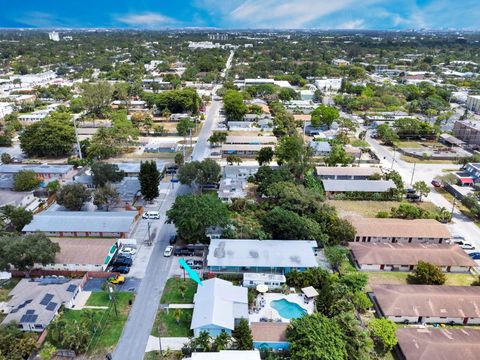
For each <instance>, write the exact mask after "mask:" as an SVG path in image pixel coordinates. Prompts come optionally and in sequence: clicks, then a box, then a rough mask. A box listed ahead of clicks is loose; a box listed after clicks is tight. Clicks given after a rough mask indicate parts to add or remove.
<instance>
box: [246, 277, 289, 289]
mask: <svg viewBox="0 0 480 360" xmlns="http://www.w3.org/2000/svg"><path fill="white" fill-rule="evenodd" d="M286 281H287V280H286V278H285V275H281V274H269V273H244V274H243V286H244V287H248V288H256V287H257V285H266V286H268V289H269V290H273V289H278V288H281V287H282V286H283V285H284V284H285V283H286Z"/></svg>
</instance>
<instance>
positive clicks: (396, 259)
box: [349, 242, 477, 273]
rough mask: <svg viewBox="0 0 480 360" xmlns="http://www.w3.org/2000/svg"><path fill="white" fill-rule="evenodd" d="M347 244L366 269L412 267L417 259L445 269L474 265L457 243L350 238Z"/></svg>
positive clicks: (354, 256) (468, 269)
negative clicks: (419, 242)
mask: <svg viewBox="0 0 480 360" xmlns="http://www.w3.org/2000/svg"><path fill="white" fill-rule="evenodd" d="M349 248H350V251H351V254H352V259H353V261H354V263H355V265H356V266H357V268H358V269H360V270H365V271H412V270H413V269H415V268H416V266H417V264H418V262H419V261H425V262H428V263H430V264H434V265H436V266H439V267H440V268H441V269H442V271H444V272H464V273H468V272H469V271H470V270H471V269H472V268H475V267H476V266H477V264H476V263H475V261H473V260H472V259H471V258H470V256H468V255H467V253H466V252H465V251H464V250H463V249H461V248H460V246H458V245H457V244H408V243H406V244H405V243H395V244H392V243H365V242H363V243H362V242H352V243H350V244H349Z"/></svg>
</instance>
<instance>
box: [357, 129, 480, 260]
mask: <svg viewBox="0 0 480 360" xmlns="http://www.w3.org/2000/svg"><path fill="white" fill-rule="evenodd" d="M366 140H367V142H368V143H369V144H370V146H371V147H372V148H373V149H374V150H375V152H376V153H377V154H378V155H379V157H380V159H381V165H382V166H383V168H384V169H392V168H393V170H396V171H398V173H399V174H400V175H401V176H402V179H403V181H404V182H405V185H406V186H407V187H409V186H411V183H412V179H413V183H415V182H416V181H425V182H426V183H427V184H428V185H429V187H430V189H431V191H430V194H429V195H428V197H427V198H428V200H429V201H430V202H432V203H433V204H435V205H437V206H439V207H444V208H446V209H448V210H449V211H451V210H452V208H453V207H452V204H451V203H450V202H449V201H448V200H447V199H445V198H444V197H443V196H442V195H441V194H439V193H438V192H437V191H436V189H435V188H434V187H433V186H432V185H431V181H432V180H433V179H435V178H436V177H437V176H441V175H444V174H445V172H442V170H443V169H449V170H452V169H456V168H458V165H454V164H416V165H415V167H414V164H412V163H408V162H405V161H403V160H401V159H400V154H399V153H398V152H396V154H393V152H392V151H390V150H388V149H387V148H386V147H384V146H381V145H380V144H378V142H377V141H376V140H374V139H371V138H370V136H369V134H367V137H366ZM392 163H393V166H392ZM447 227H448V228H449V230H450V232H451V234H452V235H461V236H463V237H465V239H466V240H467V241H469V242H471V243H473V244H474V245H475V248H476V250H475V251H479V249H480V228H478V226H477V225H475V223H473V222H472V221H471V220H470V219H469V218H468V217H466V216H465V215H463V214H462V213H461V212H460V211H459V210H458V209H457V208H455V209H454V211H453V218H452V222H451V223H450V224H448V225H447Z"/></svg>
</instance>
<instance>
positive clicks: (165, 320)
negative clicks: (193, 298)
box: [152, 309, 193, 337]
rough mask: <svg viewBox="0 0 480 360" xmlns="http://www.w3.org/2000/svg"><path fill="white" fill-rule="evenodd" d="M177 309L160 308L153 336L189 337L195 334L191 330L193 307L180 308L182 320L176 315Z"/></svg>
mask: <svg viewBox="0 0 480 360" xmlns="http://www.w3.org/2000/svg"><path fill="white" fill-rule="evenodd" d="M174 312H175V309H170V310H168V312H167V310H164V309H159V310H158V312H157V316H156V318H155V322H154V324H153V328H152V335H153V336H166V337H189V336H192V335H193V332H192V331H191V330H190V324H191V322H192V315H193V309H182V310H180V312H181V316H180V321H179V322H178V323H177V320H176V319H175V316H174Z"/></svg>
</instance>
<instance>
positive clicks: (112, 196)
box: [93, 183, 120, 211]
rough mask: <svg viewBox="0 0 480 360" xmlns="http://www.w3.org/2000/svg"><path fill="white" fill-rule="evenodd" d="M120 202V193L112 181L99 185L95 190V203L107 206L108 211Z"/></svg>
mask: <svg viewBox="0 0 480 360" xmlns="http://www.w3.org/2000/svg"><path fill="white" fill-rule="evenodd" d="M119 202H120V195H119V193H118V191H117V189H116V188H115V187H114V186H113V185H112V184H111V183H105V184H104V185H102V186H99V187H97V188H96V189H95V191H94V192H93V204H94V205H96V206H99V207H103V208H105V209H106V210H107V211H109V210H110V208H111V207H112V206H115V205H117V204H118V203H119Z"/></svg>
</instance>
